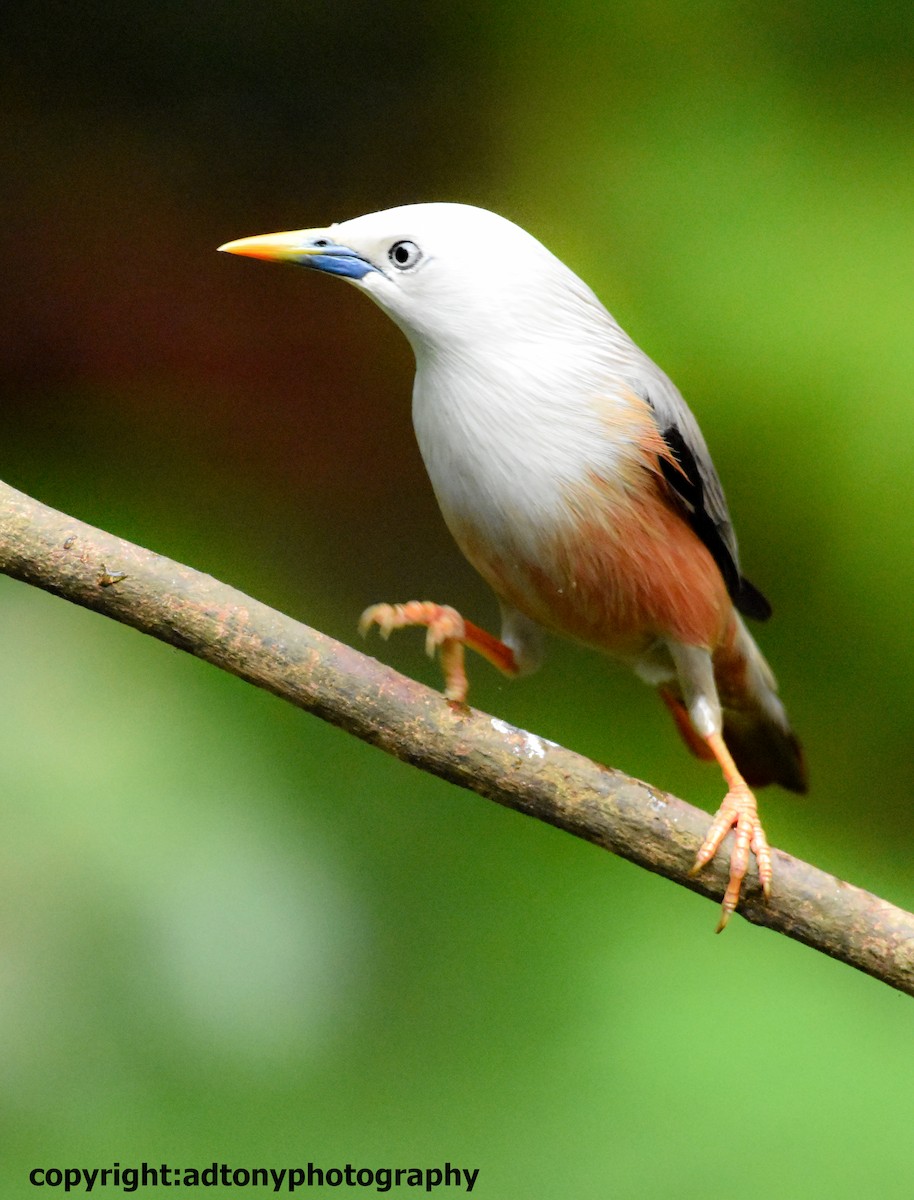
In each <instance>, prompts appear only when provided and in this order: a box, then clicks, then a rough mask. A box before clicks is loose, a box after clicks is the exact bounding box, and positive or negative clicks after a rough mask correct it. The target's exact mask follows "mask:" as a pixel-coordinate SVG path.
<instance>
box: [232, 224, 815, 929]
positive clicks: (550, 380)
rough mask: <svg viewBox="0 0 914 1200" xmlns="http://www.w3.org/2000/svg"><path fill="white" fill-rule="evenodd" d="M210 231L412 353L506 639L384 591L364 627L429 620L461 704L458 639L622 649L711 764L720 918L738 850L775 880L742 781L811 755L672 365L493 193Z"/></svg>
mask: <svg viewBox="0 0 914 1200" xmlns="http://www.w3.org/2000/svg"><path fill="white" fill-rule="evenodd" d="M220 249H221V250H225V251H228V252H230V253H232V254H241V255H246V256H249V257H253V258H263V259H271V260H280V261H286V262H291V263H296V264H298V265H301V266H305V267H310V268H312V269H314V270H318V271H322V272H324V273H326V274H331V275H339V276H341V277H342V278H344V279H346V280H348V281H349V282H350V283H353V284H355V286H356V287H358V288H359V289H361V290H362V291H364V292H366V293H367V294H368V295H369V296H371V298H372V299H373V300H374V301H375V302H376V303H377V304H379V305H380V307H381V308H382V309H383V310H384V311H385V312H386V313H388V315H389V316H390V317H391V318H392V319H393V320H394V321H395V322H396V324H397V325H398V326H399V327H400V328H401V329H402V330H403V332H404V333H405V335H406V337H407V338H408V340H409V342H410V344H411V346H412V348H413V351H414V353H415V357H416V378H415V384H414V387H413V423H414V426H415V430H416V437H417V439H418V442H419V448H420V450H421V452H422V457H423V459H424V461H425V466H426V468H427V470H428V473H429V477H430V479H431V482H432V486H433V488H434V490H435V495H436V496H437V498H438V503H439V505H440V506H441V511H442V513H443V515H444V519H445V521H446V522H447V525H448V528H449V529H450V531H451V533H452V534H453V535H454V538H455V540H456V541H457V544H458V546H459V547H460V549H461V550H462V551H463V553H464V554H465V555H466V557H467V558H468V559H469V561H470V562H471V563H472V564H473V566H474V567H475V568H476V569H477V570H478V571H479V573H480V574H481V575H482V577H483V578H484V579H485V580H486V581H487V583H488V584H489V585H490V586H491V588H492V589H493V591H494V592H495V594H496V596H497V597H498V599H499V601H500V605H501V616H502V627H501V637H500V638H495V637H494V636H493V635H491V634H489V633H486V632H485V631H484V630H482V629H480V628H479V627H478V626H476V625H473V624H472V623H471V622H469V621H465V620H464V619H463V618H462V617H461V616H460V614H459V613H458V612H457V611H456V610H455V609H453V608H450V607H448V606H445V605H440V604H435V603H432V602H429V601H410V602H408V603H405V604H398V605H389V604H381V605H375V606H374V607H372V608H370V609H368V610H367V612H366V613H365V614H364V615H363V618H362V626H363V629H364V628H367V627H368V626H369V625H371V624H373V623H377V624H378V625H379V626H380V628H381V630H382V632H384V633H385V634H387V633H389V632H390V631H391V630H392V629H394V628H399V627H402V626H405V625H422V626H425V627H426V628H427V630H428V645H429V648H430V651H432V652H433V651H434V649H435V647H440V649H441V658H442V666H443V668H444V672H445V682H446V688H445V694H446V696H447V697H448V699H449V700H451V701H454V702H463V701H464V699H465V697H466V693H467V681H466V675H465V672H464V665H463V648H464V646H465V645H466V646H470V647H471V648H472V649H474V650H476V651H478V652H480V653H481V654H483V655H484V656H485V657H486V658H488V659H489V660H490V661H491V662H493V663H494V664H495V665H496V666H497V667H499V668H500V669H501V670H503V671H505V672H506V673H508V674H520V673H526V672H529V671H532V670H535V669H536V667H537V666H538V664H539V661H540V657H541V636H540V630H541V629H543V628H545V629H548V630H551V631H553V632H556V633H559V634H564V635H566V636H569V637H572V638H575V639H576V640H578V641H581V642H584V643H586V644H587V645H589V646H592V647H594V648H596V649H597V650H601V651H604V652H606V653H608V654H610V655H613V656H615V657H617V658H620V659H622V660H623V661H625V662H627V663H628V664H629V665H630V666H631V667H632V668H633V669H634V670H635V671H636V672H637V674H638V675H639V676H641V678H642V679H644V680H646V681H647V682H648V683H649V684H651V685H653V686H654V687H656V688H657V689H658V690H659V692H660V695H661V696H662V697H663V699H664V700H665V702H666V703H667V705H668V707H669V708H670V710H671V711H672V714H673V716H674V718H675V720H676V724H677V726H678V728H679V731H680V733H681V734H682V735H683V737H684V739H685V741H686V743H687V744H688V746H689V747H690V748H691V749H692V750H693V752H695V753H696V754H698V755H699V756H700V757H702V758H708V759H711V758H713V759H716V760H717V762H718V763H719V764H720V767H721V769H722V771H723V775H724V779H725V781H726V784H727V794H726V796H725V798H724V801H723V803H722V804H721V807H720V809H719V811H718V813H717V815H716V816H715V818H714V820H713V822H712V824H711V826H710V829H709V831H708V834H707V837H706V838H705V841H704V843H703V845H702V847H701V849H700V850H699V852H698V856H697V858H696V861H695V867H694V870H696V871H697V870H699V869H700V868H701V867H702V866H704V865H705V864H706V863H707V862H709V861H710V860H711V859H712V858H713V857H714V855H715V854H716V852H717V850H718V849H719V847H720V845H721V843H722V841H723V839H724V837H725V836H726V834H727V832H728V831H729V830H730V829H731V828H733V829H735V838H734V844H733V849H732V852H731V858H730V879H729V883H728V886H727V889H726V892H725V895H724V898H723V904H722V911H721V918H720V923H719V925H718V929H722V928H723V927H724V925H725V924H726V922H727V919H728V918H729V915H730V913H731V912H733V910H734V909H735V908H736V905H737V903H738V901H739V896H740V890H741V887H742V882H743V879H744V876H745V874H746V871H747V868H748V864H749V860H750V855H751V854H754V855H755V858H756V861H757V864H758V873H759V879H760V882H761V885H762V889H763V891H764V894H765V896H766V897H767V896H768V895H769V891H770V886H771V877H772V867H771V854H770V851H769V848H768V843H767V840H766V838H765V833H764V830H763V829H762V825H761V822H760V821H759V817H758V810H757V804H756V800H755V796H754V795H753V793H752V791H751V790H750V787H749V784H750V783H752V784H754V785H758V786H761V785H764V784H767V783H772V782H776V783H780V784H781V785H782V786H784V787H787V788H790V789H792V790H794V791H804V790H805V787H806V774H805V768H804V764H803V757H802V753H801V750H800V747H799V743H798V741H797V739H796V737H795V736H794V734H793V732H792V731H791V729H790V725H789V723H788V720H787V716H786V714H785V711H784V708H783V705H782V704H781V702H780V700H779V699H778V696H777V692H776V684H775V680H774V676H773V675H772V673H771V671H770V669H769V667H768V665H767V663H766V662H765V660H764V658H763V657H762V654H761V652H760V651H759V649H758V647H757V646H756V644H755V642H754V641H753V639H752V637H751V636H750V634H749V632H748V630H747V629H746V627H745V625H744V624H743V621H742V619H741V617H740V615H739V614H740V613H743V614H745V615H746V616H750V617H755V618H758V619H765V618H766V617H767V616H769V615H770V608H769V606H768V603H767V601H766V600H765V599H764V597H763V596H762V595H761V593H759V592H758V591H757V590H756V589H755V588H754V587H753V586H752V584H750V583H749V582H748V581H747V580H746V579H744V578H743V576H742V575H741V573H740V567H739V558H738V554H737V545H736V538H735V536H734V532H733V526H732V524H731V522H730V516H729V513H728V511H727V504H726V501H725V499H724V493H723V489H722V488H721V484H720V481H719V479H718V476H717V472H716V471H715V469H714V465H713V463H712V461H711V457H710V454H709V453H708V448H707V446H706V445H705V441H704V438H703V437H702V435H701V432H700V430H699V428H698V424H697V422H696V420H695V418H694V416H693V415H692V413H691V411H690V410H689V408H688V406H687V405H686V403H685V401H684V400H683V398H682V396H681V395H680V393H679V392H678V391H677V389H676V387H675V386H674V384H673V383H672V382H671V380H670V379H669V378H668V377H667V376H666V375H665V374H664V373H663V371H661V370H660V368H659V367H658V366H656V365H655V364H654V363H653V362H652V361H651V359H650V358H648V356H647V355H646V354H645V353H644V352H643V351H642V350H640V349H639V348H638V347H637V346H636V345H635V343H634V342H633V341H632V340H631V338H630V337H628V335H627V334H626V333H624V331H623V330H622V329H621V328H620V327H619V325H618V324H617V323H616V321H615V320H614V319H613V317H612V316H611V315H610V313H609V312H607V310H606V309H605V308H604V307H603V305H602V304H601V303H600V301H599V300H598V299H597V297H596V296H595V295H594V293H593V292H592V291H591V290H590V288H588V287H587V286H586V285H585V284H584V283H583V282H582V281H581V280H580V279H579V278H578V277H577V276H576V275H575V274H574V273H573V272H572V271H571V270H569V268H568V267H566V266H565V265H564V264H563V263H562V262H560V260H559V259H558V258H556V257H555V256H554V255H553V254H551V253H550V252H549V251H548V250H547V249H546V248H545V247H544V246H542V245H541V244H540V243H539V242H538V241H537V240H536V239H535V238H533V237H532V236H531V235H530V234H529V233H526V232H525V231H524V230H522V229H520V228H518V226H516V225H514V224H512V223H511V222H510V221H507V220H505V219H504V218H503V217H499V216H497V215H496V214H494V213H491V212H487V211H485V210H484V209H480V208H472V207H469V206H467V205H462V204H413V205H406V206H404V207H401V208H393V209H389V210H388V211H385V212H378V213H371V214H369V215H367V216H363V217H357V218H355V219H354V220H350V221H343V222H341V223H339V224H336V225H331V226H329V227H328V228H326V229H305V230H297V231H294V232H290V233H275V234H266V235H263V236H258V237H252V238H242V239H240V240H238V241H234V242H229V243H227V244H226V245H224V246H221V247H220Z"/></svg>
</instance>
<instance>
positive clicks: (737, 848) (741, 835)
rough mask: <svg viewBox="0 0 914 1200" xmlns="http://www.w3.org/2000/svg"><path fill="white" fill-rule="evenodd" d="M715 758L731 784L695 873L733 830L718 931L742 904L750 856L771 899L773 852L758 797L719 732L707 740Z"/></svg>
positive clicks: (709, 735) (709, 736) (766, 894)
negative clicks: (757, 800) (742, 890)
mask: <svg viewBox="0 0 914 1200" xmlns="http://www.w3.org/2000/svg"><path fill="white" fill-rule="evenodd" d="M704 740H705V741H706V742H707V744H708V747H709V748H710V750H711V752H712V753H713V755H714V757H715V758H716V759H717V761H718V762H719V763H720V768H721V770H722V771H723V773H724V779H725V780H726V782H727V794H726V796H724V800H723V803H722V804H721V806H720V808H719V809H718V810H717V814H716V815H715V817H714V820H713V821H712V822H711V828H710V829H709V830H708V832H707V835H706V837H705V840H704V842H702V845H701V849H700V850H699V851H698V855H697V857H696V859H695V865H694V866H693V867H692V871H691V874H693V875H694V874H696V873H697V872H698V871H700V870H701V868H702V867H703V866H705V865H706V864H707V863H709V862H710V861H711V859H712V858H713V857H714V855H715V854H716V853H717V851H718V850H719V849H720V846H721V843H722V842H723V840H724V838H725V837H726V836H727V834H728V833H729V831H730V830H731V829H733V830H734V831H735V833H734V842H733V850H732V851H731V853H730V879H729V881H728V883H727V890H726V892H724V898H723V903H722V904H721V912H720V921H719V922H718V924H717V932H718V933H720V931H721V930H722V929H723V928H724V926H725V925H726V924H727V921H729V919H730V914H731V913H732V912H733V911H734V910H735V908H736V906H737V904H738V902H739V894H740V889H741V888H742V884H743V879H744V878H745V875H746V871H747V870H748V868H749V856H750V853H751V854H754V855H755V861H756V863H757V864H758V875H759V881H760V883H761V885H762V891H763V892H764V894H765V899H766V900H767V899H768V897H769V896H770V894H771V874H772V872H771V850H770V849H769V846H768V839H767V838H766V837H765V831H764V829H763V828H762V823H761V821H760V820H759V816H758V807H757V804H756V800H755V796H754V795H753V793H752V791H751V790H750V788H749V785H748V784H747V783H746V781H745V779H743V777H742V775H741V774H740V773H739V769H738V768H737V766H736V763H735V762H734V761H733V756H732V755H731V754H730V751H729V750H728V749H727V746H726V743H725V742H724V739H723V737H722V736H721V735H720V734H719V733H711V734H708V735H707V736H706V738H705V739H704Z"/></svg>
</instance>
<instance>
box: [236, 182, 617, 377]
mask: <svg viewBox="0 0 914 1200" xmlns="http://www.w3.org/2000/svg"><path fill="white" fill-rule="evenodd" d="M219 249H220V250H224V251H226V252H227V253H229V254H240V255H246V256H247V257H249V258H261V259H267V260H270V261H278V262H287V263H292V264H294V265H297V266H302V267H308V268H310V269H311V270H315V271H322V272H323V273H324V274H327V275H338V276H340V277H341V278H342V279H345V280H347V281H348V282H349V283H352V284H354V285H355V286H356V287H358V288H359V289H361V290H362V291H364V292H367V293H368V294H369V295H370V296H371V298H372V299H373V300H374V301H375V302H376V303H377V304H378V305H380V307H381V308H382V309H384V310H385V311H386V312H387V313H388V314H389V316H390V317H391V318H392V319H393V320H394V321H395V322H396V323H397V324H398V325H399V326H400V328H401V329H402V330H403V332H404V333H405V334H406V336H407V338H408V339H409V341H410V342H411V343H412V345H413V348H414V349H415V351H416V353H417V356H418V355H419V354H420V352H421V351H422V350H425V349H429V348H431V349H442V348H444V349H449V350H450V349H454V347H455V346H456V345H458V344H460V343H461V342H462V343H464V344H474V345H477V346H478V345H480V344H485V343H488V342H489V341H490V340H492V339H499V338H500V339H501V340H502V342H503V341H504V334H505V332H506V327H507V326H509V325H511V323H515V324H516V323H517V322H519V321H522V322H523V324H524V328H523V329H517V328H512V329H511V332H512V333H515V334H521V335H522V336H524V340H526V339H528V338H529V339H530V340H536V339H537V338H538V337H540V336H542V335H546V334H548V333H552V334H553V335H554V332H555V329H556V327H557V323H560V321H561V313H562V311H563V309H565V308H567V307H568V306H569V300H570V299H571V298H572V297H574V298H575V299H576V304H575V307H577V305H579V304H581V302H582V301H583V302H584V305H585V306H586V307H590V306H591V305H597V306H598V307H599V302H597V301H596V300H595V298H594V297H593V294H592V293H591V292H590V290H589V288H586V287H585V285H584V284H583V283H581V281H580V280H579V279H578V278H577V276H576V275H574V273H573V272H572V271H570V270H569V269H568V268H567V267H566V266H565V265H564V264H563V263H562V262H561V261H560V260H559V259H557V258H556V257H555V256H554V255H553V254H551V253H550V252H549V251H548V250H547V249H546V248H545V247H544V246H543V245H541V244H540V243H539V242H538V241H537V240H536V238H534V237H532V236H531V235H530V234H529V233H526V232H525V231H524V230H523V229H521V228H519V227H518V226H517V225H514V224H513V223H512V222H511V221H508V220H506V219H505V218H504V217H500V216H498V215H496V214H495V213H492V212H488V211H487V210H485V209H482V208H474V207H472V206H470V205H465V204H443V203H439V204H410V205H404V206H403V207H400V208H392V209H387V210H386V211H384V212H376V213H369V214H368V215H367V216H363V217H356V218H354V219H353V220H351V221H342V222H340V223H338V224H335V225H330V226H328V227H327V228H325V229H299V230H294V231H292V232H289V233H271V234H264V235H262V236H258V237H248V238H241V239H239V240H238V241H234V242H227V243H226V244H225V245H224V246H220V247H219ZM519 299H522V302H521V303H518V301H519ZM540 326H542V328H540Z"/></svg>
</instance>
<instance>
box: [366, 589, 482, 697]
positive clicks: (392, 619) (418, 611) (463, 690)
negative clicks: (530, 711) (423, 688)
mask: <svg viewBox="0 0 914 1200" xmlns="http://www.w3.org/2000/svg"><path fill="white" fill-rule="evenodd" d="M372 625H377V627H378V630H379V632H380V634H381V637H383V638H388V637H390V635H391V633H393V631H394V630H395V629H405V628H406V627H407V626H409V625H420V626H424V627H425V629H426V634H425V652H426V654H428V655H429V657H430V658H434V656H435V651H436V650H440V651H441V669H442V671H443V672H444V694H445V696H446V698H447V699H448V700H450V701H452V702H454V703H457V704H463V703H465V702H466V695H467V690H468V687H469V685H468V683H467V677H466V670H465V668H464V649H463V643H464V639H465V637H466V624H465V622H464V619H463V617H462V616H461V615H460V613H459V612H458V611H457V610H456V608H451V607H450V605H448V604H435V603H434V602H433V601H431V600H408V601H407V602H406V603H405V604H373V605H372V606H371V607H370V608H366V609H365V611H364V612H363V613H362V615H361V617H360V618H359V632H360V633H361V634H362V636H363V637H364V636H365V634H367V633H368V631H369V629H370V628H371V627H372Z"/></svg>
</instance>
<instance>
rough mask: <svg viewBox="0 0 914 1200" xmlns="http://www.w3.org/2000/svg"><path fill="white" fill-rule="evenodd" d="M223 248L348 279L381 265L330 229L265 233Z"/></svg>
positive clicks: (223, 249) (362, 275) (232, 252)
mask: <svg viewBox="0 0 914 1200" xmlns="http://www.w3.org/2000/svg"><path fill="white" fill-rule="evenodd" d="M219 249H220V250H221V251H224V252H225V253H226V254H240V255H242V256H243V257H245V258H262V259H264V260H265V261H267V262H288V263H293V264H295V265H296V266H299V267H310V268H311V269H312V270H315V271H324V272H326V273H327V274H328V275H342V276H344V277H345V278H347V279H362V278H363V277H364V276H365V275H367V274H368V272H369V271H376V270H377V269H378V268H377V267H376V266H375V265H374V264H373V263H371V262H369V261H368V259H366V258H363V257H362V255H361V254H359V252H358V251H357V250H353V249H352V247H351V246H344V245H341V244H340V243H339V242H337V241H335V240H334V238H333V236H332V235H331V232H330V230H329V229H295V230H292V231H291V232H289V233H262V234H258V235H257V236H256V237H246V238H238V240H237V241H234V242H226V243H225V245H224V246H220V247H219Z"/></svg>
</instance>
